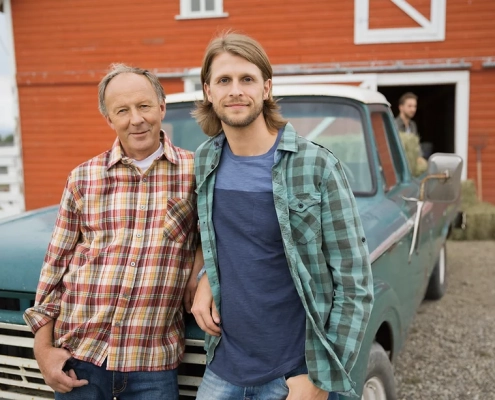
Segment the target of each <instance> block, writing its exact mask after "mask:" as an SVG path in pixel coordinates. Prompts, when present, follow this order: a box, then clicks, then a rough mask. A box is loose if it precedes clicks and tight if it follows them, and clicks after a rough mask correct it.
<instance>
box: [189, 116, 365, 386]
mask: <svg viewBox="0 0 495 400" xmlns="http://www.w3.org/2000/svg"><path fill="white" fill-rule="evenodd" d="M224 142H225V134H223V133H221V134H220V135H218V136H217V137H215V138H211V139H209V140H208V141H207V142H205V144H203V145H202V146H200V148H199V149H198V150H197V151H196V156H195V174H196V184H197V186H198V188H197V192H198V214H199V220H200V228H201V229H200V230H201V239H202V244H203V254H204V259H205V267H206V272H207V274H208V280H209V282H210V285H211V288H212V292H213V298H214V300H215V305H216V306H217V308H218V310H219V312H220V313H221V308H220V305H221V301H220V299H221V293H220V285H219V276H218V268H217V255H216V239H215V230H214V228H213V223H212V205H213V193H214V186H215V170H216V168H217V166H218V162H219V160H220V154H221V152H222V148H223V145H224ZM272 178H273V197H274V201H275V209H276V213H277V217H278V221H279V225H280V230H281V233H282V239H283V242H284V248H285V253H286V256H287V261H288V263H289V268H290V271H291V275H292V278H293V280H294V284H295V286H296V289H297V292H298V293H299V295H300V297H301V301H302V303H303V306H304V308H305V310H306V363H307V366H308V371H309V377H310V379H311V380H312V381H313V382H314V383H315V384H316V385H317V386H319V387H321V388H322V389H324V390H327V391H329V392H340V393H345V394H349V395H355V392H354V383H353V382H352V380H351V378H350V376H349V373H350V370H351V369H352V367H353V366H354V363H355V361H356V358H357V355H358V352H359V348H360V346H361V342H362V340H363V337H364V332H365V329H366V325H367V323H368V320H369V317H370V313H371V307H372V303H373V279H372V275H371V266H370V262H369V254H368V248H367V246H366V243H365V238H364V230H363V228H362V225H361V220H360V217H359V214H358V210H357V206H356V202H355V199H354V196H353V194H352V191H351V189H350V187H349V184H348V182H347V179H346V178H345V175H344V173H343V171H342V166H341V164H340V163H339V161H338V160H337V159H336V158H335V157H334V156H333V155H332V153H330V152H329V151H328V150H326V149H324V148H322V147H320V146H318V145H315V144H313V143H311V142H308V141H307V140H305V139H303V138H301V137H300V136H298V135H297V134H296V132H295V130H294V128H293V127H292V125H291V124H287V125H286V127H285V130H284V132H283V134H282V138H281V140H280V142H279V144H278V147H277V151H276V153H275V160H274V167H273V169H272ZM239 229H242V227H239ZM287 307H290V304H288V305H287ZM286 334H290V332H287V333H286ZM246 335H249V332H246ZM219 341H220V338H219V337H215V336H208V335H207V337H206V343H205V348H206V350H207V352H208V354H207V361H208V362H210V361H211V360H212V359H213V357H214V350H215V347H216V346H217V344H218V343H219Z"/></svg>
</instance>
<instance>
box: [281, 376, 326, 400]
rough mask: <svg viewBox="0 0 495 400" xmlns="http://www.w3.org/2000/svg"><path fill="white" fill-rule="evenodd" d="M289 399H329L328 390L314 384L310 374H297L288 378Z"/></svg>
mask: <svg viewBox="0 0 495 400" xmlns="http://www.w3.org/2000/svg"><path fill="white" fill-rule="evenodd" d="M287 386H288V387H289V396H287V400H327V399H328V392H325V391H324V390H322V389H320V388H319V387H316V386H315V385H313V383H312V382H311V381H310V380H309V378H308V375H297V376H293V377H292V378H289V379H287Z"/></svg>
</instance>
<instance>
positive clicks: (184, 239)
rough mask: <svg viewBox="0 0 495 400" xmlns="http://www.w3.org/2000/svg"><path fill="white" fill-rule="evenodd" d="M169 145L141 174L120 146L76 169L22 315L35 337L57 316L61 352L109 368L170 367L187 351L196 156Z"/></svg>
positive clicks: (56, 335)
mask: <svg viewBox="0 0 495 400" xmlns="http://www.w3.org/2000/svg"><path fill="white" fill-rule="evenodd" d="M162 135H163V133H162ZM162 141H163V145H164V153H163V155H161V156H160V157H159V158H158V159H156V160H155V161H154V162H153V164H152V165H151V167H150V168H149V169H148V170H147V171H146V172H145V173H144V174H143V175H141V172H140V171H139V170H138V169H136V168H135V167H134V165H133V164H132V161H131V160H130V159H129V158H127V157H125V156H123V154H122V152H121V147H120V145H119V142H118V140H117V141H116V142H115V143H114V145H113V147H112V149H111V151H107V152H105V153H103V154H101V155H99V156H97V157H95V158H93V159H91V160H89V161H88V162H86V163H83V164H82V165H80V166H79V167H77V168H75V169H74V170H73V171H72V172H71V174H70V176H69V178H68V181H67V184H66V188H65V190H64V194H63V198H62V201H61V205H60V209H59V214H58V217H57V221H56V226H55V229H54V232H53V236H52V239H51V242H50V244H49V247H48V251H47V253H46V256H45V261H44V264H43V268H42V272H41V278H40V282H39V285H38V291H37V294H36V304H35V306H34V307H32V308H30V309H28V310H27V311H26V312H25V315H24V318H25V320H26V322H27V323H28V325H30V326H31V328H32V330H33V331H34V332H36V331H37V330H38V329H39V328H40V327H42V326H44V325H45V324H46V323H48V322H49V321H50V320H52V319H55V329H54V338H55V343H56V346H61V347H64V348H66V349H68V350H69V351H70V352H71V353H72V354H73V356H74V357H75V358H77V359H79V360H83V361H89V362H92V363H94V364H96V365H102V363H103V362H104V361H105V360H107V368H108V369H110V370H119V371H124V372H128V371H157V370H163V369H171V368H175V367H176V366H177V365H178V364H179V362H180V360H181V359H182V356H183V352H184V333H183V332H184V326H183V311H182V297H183V292H184V288H185V285H186V282H187V279H188V277H189V274H190V271H191V268H192V265H193V261H194V254H195V248H196V243H197V215H196V212H195V203H196V195H195V193H194V175H193V154H192V153H190V152H187V151H185V150H182V149H179V148H176V147H174V146H173V145H172V143H171V142H170V140H169V139H168V138H167V136H166V135H163V138H162Z"/></svg>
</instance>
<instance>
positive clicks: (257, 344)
mask: <svg viewBox="0 0 495 400" xmlns="http://www.w3.org/2000/svg"><path fill="white" fill-rule="evenodd" d="M280 135H281V132H279V136H278V138H277V141H276V143H275V144H274V146H273V147H272V149H270V151H269V152H268V153H266V154H264V155H261V156H253V157H240V156H235V155H234V154H233V153H232V151H231V150H230V148H229V146H228V144H227V143H226V144H225V146H224V149H223V152H222V157H221V160H220V165H219V167H218V170H217V176H216V182H215V193H214V196H213V225H214V229H215V234H216V241H217V254H218V265H219V278H220V294H221V299H222V300H221V302H222V303H221V318H222V324H221V328H222V339H221V340H220V343H219V345H218V347H217V348H216V350H215V356H214V358H213V361H212V362H211V364H210V366H209V368H210V369H211V370H212V371H213V372H214V373H215V374H217V375H218V376H220V377H221V378H223V379H225V380H226V381H228V382H230V383H232V384H235V385H238V386H254V385H261V384H264V383H266V382H269V381H271V380H273V379H276V378H278V377H280V376H282V375H284V374H286V373H288V372H290V371H292V370H293V369H294V368H296V367H298V366H299V365H301V364H303V363H304V342H305V326H306V317H305V311H304V308H303V306H302V303H301V299H300V298H299V296H298V294H297V291H296V288H295V286H294V282H293V280H292V278H291V275H290V272H289V266H288V264H287V259H286V257H285V253H284V247H283V242H282V235H281V232H280V227H279V224H278V220H277V215H276V212H275V204H274V201H273V190H272V175H271V174H272V167H273V164H274V154H275V150H276V148H277V144H278V141H279V140H280Z"/></svg>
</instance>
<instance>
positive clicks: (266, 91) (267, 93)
mask: <svg viewBox="0 0 495 400" xmlns="http://www.w3.org/2000/svg"><path fill="white" fill-rule="evenodd" d="M271 90H272V80H271V79H267V80H266V81H265V83H264V84H263V100H268V97H269V96H270V92H271Z"/></svg>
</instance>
